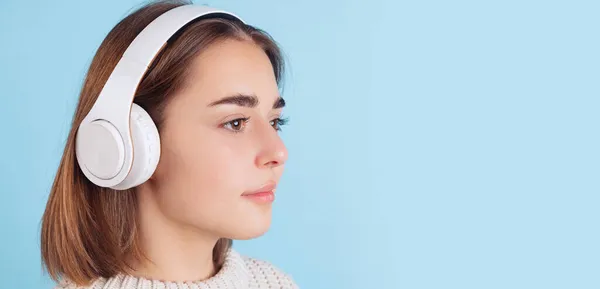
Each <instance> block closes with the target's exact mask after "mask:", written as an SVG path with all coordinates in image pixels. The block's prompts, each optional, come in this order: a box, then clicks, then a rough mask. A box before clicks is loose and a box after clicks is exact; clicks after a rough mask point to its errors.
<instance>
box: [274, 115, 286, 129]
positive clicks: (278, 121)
mask: <svg viewBox="0 0 600 289" xmlns="http://www.w3.org/2000/svg"><path fill="white" fill-rule="evenodd" d="M286 124H287V119H282V118H280V117H278V118H276V119H274V120H272V121H271V126H272V127H273V128H274V129H275V130H278V131H280V130H281V126H282V125H286Z"/></svg>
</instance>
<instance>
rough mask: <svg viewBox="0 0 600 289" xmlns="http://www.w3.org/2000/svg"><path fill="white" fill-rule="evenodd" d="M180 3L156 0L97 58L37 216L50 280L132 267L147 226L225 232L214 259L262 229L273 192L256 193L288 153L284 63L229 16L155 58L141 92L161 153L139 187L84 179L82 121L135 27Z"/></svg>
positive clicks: (190, 30) (183, 34)
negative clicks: (79, 144) (282, 134)
mask: <svg viewBox="0 0 600 289" xmlns="http://www.w3.org/2000/svg"><path fill="white" fill-rule="evenodd" d="M183 4H188V3H182V2H174V1H170V2H157V3H154V4H150V5H147V6H145V7H143V8H141V9H139V10H137V11H135V12H133V13H132V14H130V15H129V16H128V17H126V18H125V19H123V20H122V21H121V22H120V23H119V24H118V25H117V26H116V27H115V28H114V29H113V30H111V32H110V33H109V34H108V35H107V37H106V39H105V40H104V41H103V43H102V44H101V46H100V48H99V49H98V52H97V53H96V55H95V57H94V59H93V60H92V63H91V65H90V68H89V71H88V74H87V76H86V79H85V82H84V85H83V88H82V91H81V94H80V100H79V103H78V106H77V110H76V112H75V117H74V120H73V127H72V129H71V132H70V134H69V137H68V139H67V143H66V147H65V151H64V154H63V157H62V160H61V163H60V166H59V169H58V173H57V175H56V179H55V181H54V184H53V186H52V190H51V193H50V197H49V200H48V204H47V208H46V212H45V214H44V217H43V224H42V256H43V260H44V262H45V265H46V267H47V268H48V271H49V272H50V274H51V275H52V276H53V277H54V278H59V277H60V276H64V277H67V278H68V279H71V280H73V281H75V282H78V283H86V282H89V281H90V280H92V279H94V278H96V277H100V276H103V277H108V276H112V275H114V274H117V273H121V272H123V271H127V270H128V269H129V267H128V266H129V265H130V263H129V262H128V260H132V258H133V259H134V260H139V259H142V258H143V255H145V253H146V252H144V248H143V247H144V246H143V245H142V244H140V237H139V236H140V230H143V229H148V228H149V227H150V226H149V225H148V224H151V226H152V227H157V228H160V229H161V230H162V231H164V232H165V233H174V234H177V233H178V232H181V231H186V232H198V233H199V234H202V235H203V236H205V237H206V236H209V237H214V238H221V239H220V241H219V242H218V243H217V245H216V246H215V248H214V256H213V257H214V260H215V263H216V264H217V266H218V265H219V263H221V262H222V257H223V253H224V251H225V250H226V249H227V248H228V247H229V246H230V241H229V239H248V238H253V237H256V236H259V235H261V234H263V233H264V232H265V231H266V230H267V229H268V227H269V224H270V213H271V212H270V210H271V207H270V202H268V195H267V200H265V198H264V196H263V197H261V196H260V195H253V196H248V194H250V193H254V192H261V191H268V190H270V189H272V188H273V187H274V186H275V185H276V184H277V182H278V181H279V178H280V176H281V174H282V171H283V165H284V163H285V161H286V158H287V151H286V148H285V146H284V145H283V143H282V141H281V139H280V138H279V136H278V132H277V130H278V129H279V126H280V125H281V124H282V123H283V120H282V116H281V110H282V108H283V105H284V104H285V102H284V101H283V99H282V98H281V97H280V95H279V89H278V88H279V83H280V80H281V75H282V74H283V72H282V70H283V61H282V58H281V54H280V51H279V49H278V47H277V45H276V44H275V42H274V41H273V40H272V39H271V38H270V37H269V36H268V35H267V34H266V33H264V32H262V31H260V30H258V29H255V28H253V27H251V26H248V25H245V24H243V23H241V22H239V21H236V20H232V19H223V18H212V19H203V20H200V21H196V22H193V23H191V24H189V25H187V26H186V27H184V28H183V29H182V30H181V31H180V32H179V33H177V34H176V35H175V36H174V37H173V38H172V39H171V40H170V41H169V42H168V44H167V45H166V46H165V47H164V48H163V50H162V51H161V53H160V54H159V55H158V56H157V58H156V59H155V60H154V61H153V63H152V65H151V66H150V68H149V69H148V72H147V74H146V75H145V76H144V78H143V80H142V82H141V83H140V85H139V87H138V90H137V92H136V96H135V98H134V102H135V103H137V104H138V105H140V106H141V107H142V108H144V109H145V110H146V111H147V112H148V113H149V114H150V116H151V117H152V119H153V120H154V122H155V124H156V125H157V127H158V130H159V133H160V137H161V157H160V161H159V163H158V166H157V168H156V171H155V173H154V175H153V176H152V177H151V178H150V179H149V180H148V181H147V182H145V183H143V184H141V185H140V186H138V187H137V188H134V189H131V190H127V191H114V190H111V189H105V188H100V187H97V186H95V185H94V184H92V183H91V182H89V181H88V180H87V179H85V177H84V175H83V174H82V173H81V171H80V170H79V167H78V166H77V161H76V158H75V134H76V128H77V126H78V124H79V123H80V122H81V121H82V119H83V117H84V116H85V115H86V114H87V112H88V111H89V110H90V109H91V107H92V105H93V103H94V101H95V100H96V98H97V96H98V94H99V92H100V90H101V89H102V86H103V84H104V83H105V82H106V80H107V78H108V76H109V75H110V73H111V71H112V69H113V68H114V66H115V65H116V63H117V62H118V60H119V58H120V57H121V55H122V54H123V52H124V51H125V49H126V48H127V46H128V45H129V43H130V42H131V41H132V40H133V39H134V38H135V36H136V35H137V34H138V33H139V32H140V31H141V30H142V29H143V28H144V27H145V26H146V25H148V24H149V23H150V22H151V21H152V20H154V19H155V18H157V17H158V16H159V15H161V14H163V13H164V12H166V11H168V10H170V9H172V8H175V7H177V6H179V5H183Z"/></svg>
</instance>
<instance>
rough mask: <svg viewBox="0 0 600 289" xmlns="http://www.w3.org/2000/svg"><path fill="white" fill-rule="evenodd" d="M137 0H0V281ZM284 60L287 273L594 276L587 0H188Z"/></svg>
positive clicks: (39, 280) (315, 284)
mask: <svg viewBox="0 0 600 289" xmlns="http://www.w3.org/2000/svg"><path fill="white" fill-rule="evenodd" d="M138 3H139V2H138V1H132V0H128V1H123V0H102V1H76V0H71V1H39V2H37V3H33V2H32V1H16V0H13V1H6V0H3V1H2V2H1V4H0V39H1V40H0V42H1V45H0V98H1V100H2V101H1V102H0V131H1V132H2V134H1V135H2V141H1V142H0V190H1V195H0V229H1V236H2V237H1V238H0V287H1V288H50V287H51V286H52V284H53V283H52V282H50V281H49V279H48V277H47V276H46V275H44V273H43V271H42V268H41V264H40V256H39V245H38V242H39V226H40V217H41V215H42V212H43V209H44V206H45V201H46V198H47V194H48V189H49V187H50V184H51V181H52V178H53V175H54V173H55V170H56V166H57V165H58V161H59V157H60V153H61V151H62V145H63V141H64V139H65V137H66V133H67V131H68V125H69V123H70V120H71V116H72V112H73V110H74V105H75V103H76V97H77V93H78V90H79V88H80V85H81V82H82V78H83V74H84V72H85V69H86V67H87V65H88V64H89V61H90V60H91V58H92V55H93V53H94V51H95V49H96V48H97V46H98V45H99V43H100V42H101V41H102V38H103V37H104V35H105V34H106V33H107V32H108V30H110V28H112V26H113V25H114V24H116V22H117V21H118V20H120V19H121V18H122V17H123V16H125V14H126V13H127V12H128V11H130V9H131V8H132V7H134V6H136V5H138ZM197 3H208V4H210V5H212V6H218V7H221V8H225V9H230V10H232V11H234V12H236V13H238V14H240V15H241V16H243V17H244V18H245V19H246V20H247V21H248V22H250V23H252V24H255V25H257V26H259V27H261V28H264V29H265V30H267V31H268V32H270V33H271V34H272V35H273V36H274V37H275V38H276V39H277V40H278V41H279V42H280V43H281V45H282V47H283V49H284V50H285V53H286V55H287V59H288V61H289V64H290V65H289V66H288V69H289V74H288V78H287V82H286V83H287V84H286V89H285V96H286V97H287V100H288V103H289V108H288V109H287V110H286V113H287V115H288V116H289V117H290V126H288V127H287V128H286V130H285V131H284V132H283V137H284V138H285V141H286V143H287V145H288V148H289V150H290V161H289V163H288V166H287V172H286V174H285V177H284V179H283V181H282V184H281V188H280V192H281V193H280V194H279V199H278V200H277V202H276V209H275V213H274V214H275V215H274V223H273V227H272V230H271V231H270V232H269V233H268V234H267V235H265V236H264V237H263V238H260V239H257V240H253V241H249V242H238V243H236V245H235V246H236V247H237V248H238V250H240V251H242V252H243V253H245V254H248V255H252V256H255V257H259V258H262V259H266V260H269V261H272V262H273V263H275V264H276V265H277V266H279V267H280V268H282V269H283V270H285V271H286V272H288V273H290V274H292V276H293V277H294V279H296V281H297V282H298V283H299V284H300V285H301V287H302V288H345V289H346V288H347V289H358V288H411V289H413V288H600V249H599V246H600V233H599V227H598V226H599V224H600V212H599V208H600V56H599V55H600V40H599V39H600V17H599V15H600V5H599V3H600V2H598V1H392V0H388V1H315V0H305V1H275V0H272V1H217V0H214V1H205V2H197Z"/></svg>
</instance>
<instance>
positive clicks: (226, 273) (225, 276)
mask: <svg viewBox="0 0 600 289" xmlns="http://www.w3.org/2000/svg"><path fill="white" fill-rule="evenodd" d="M183 288H185V289H241V288H244V289H263V288H264V289H267V288H270V289H298V286H297V285H296V284H295V283H294V281H293V280H292V278H291V277H290V276H289V275H287V274H286V273H284V272H282V271H280V270H279V269H278V268H276V267H274V266H273V265H272V264H270V263H269V262H265V261H260V260H256V259H253V258H249V257H245V256H241V255H240V254H239V253H238V252H236V251H235V250H233V249H230V250H229V252H228V253H227V257H226V258H225V263H224V264H223V267H222V268H221V270H219V272H217V274H216V275H215V276H213V277H211V278H209V279H206V280H203V281H189V282H169V281H159V280H152V279H146V278H143V277H135V276H131V275H117V276H114V277H111V278H100V279H97V280H96V281H94V282H93V283H92V284H91V285H90V286H88V287H77V286H75V285H74V284H71V283H69V282H67V281H64V282H62V283H60V284H58V285H57V287H55V289H183Z"/></svg>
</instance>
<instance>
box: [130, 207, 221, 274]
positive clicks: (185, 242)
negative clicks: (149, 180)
mask: <svg viewBox="0 0 600 289" xmlns="http://www.w3.org/2000/svg"><path fill="white" fill-rule="evenodd" d="M140 201H141V200H140ZM138 208H139V212H138V213H139V219H138V220H139V227H138V233H139V241H140V246H141V250H142V251H143V253H144V257H145V259H143V260H139V261H138V262H136V263H134V270H135V272H134V274H135V275H137V276H139V277H144V278H147V279H157V280H163V281H175V282H177V281H199V280H205V279H208V278H210V277H212V276H214V275H215V274H216V268H215V265H214V262H213V248H214V247H215V244H216V243H217V241H218V239H219V238H218V237H215V236H211V235H209V234H206V233H203V232H199V231H198V230H197V229H195V228H190V227H186V226H183V225H181V224H179V223H176V222H175V221H172V220H169V219H168V218H166V217H165V216H164V215H163V214H162V213H161V212H160V210H158V207H157V206H156V205H155V202H153V201H147V202H146V201H144V202H140V204H139V206H138Z"/></svg>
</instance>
